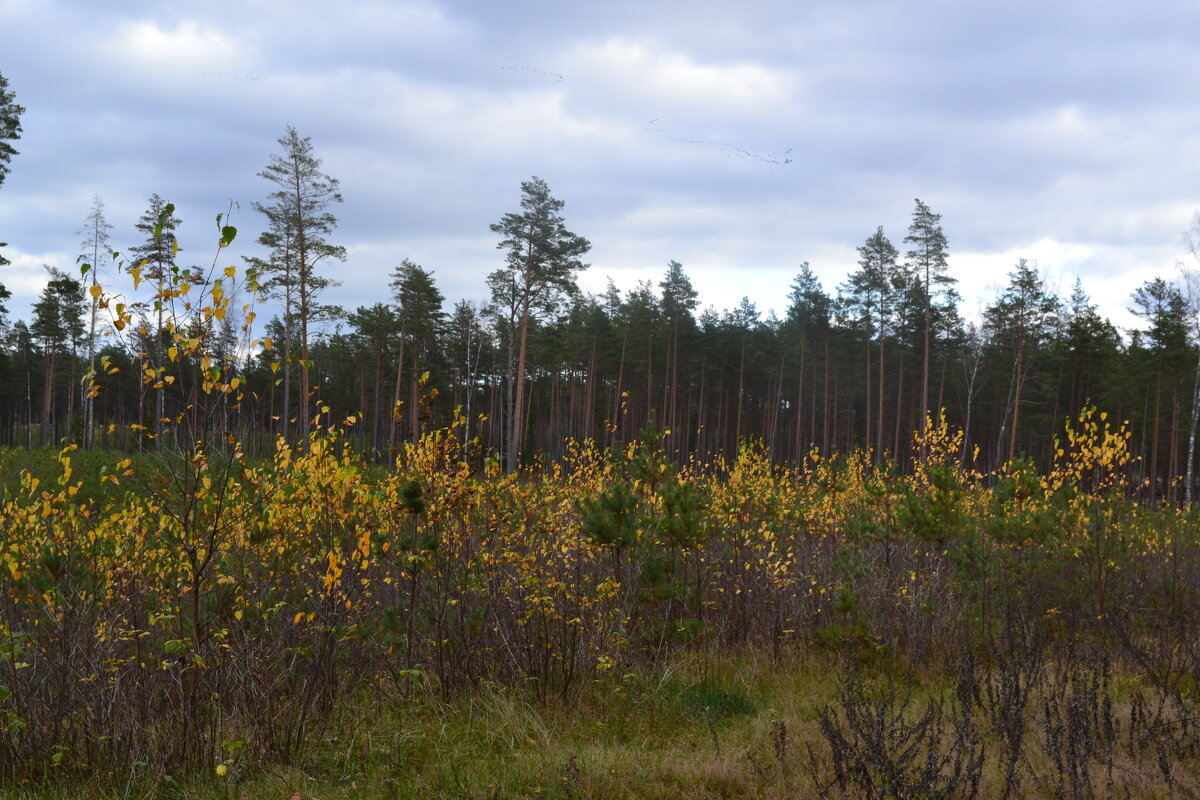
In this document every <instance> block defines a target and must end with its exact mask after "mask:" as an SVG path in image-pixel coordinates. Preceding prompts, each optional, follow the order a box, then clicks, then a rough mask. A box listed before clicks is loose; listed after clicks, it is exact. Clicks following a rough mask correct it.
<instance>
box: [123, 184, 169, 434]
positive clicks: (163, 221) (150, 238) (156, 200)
mask: <svg viewBox="0 0 1200 800" xmlns="http://www.w3.org/2000/svg"><path fill="white" fill-rule="evenodd" d="M180 223H181V220H180V219H179V217H177V216H175V206H174V205H172V204H170V203H168V202H166V201H165V200H163V199H162V198H161V197H159V196H158V195H157V194H152V195H150V200H149V205H148V206H147V208H146V211H145V213H143V214H142V216H141V217H139V218H138V221H137V224H136V225H135V226H134V227H135V229H136V230H137V232H138V233H140V234H142V236H143V237H144V238H143V239H142V241H141V242H140V243H139V244H136V245H134V246H133V247H130V248H128V250H127V252H128V255H129V256H130V263H131V265H132V266H131V269H136V270H141V272H142V274H144V275H145V277H146V278H147V279H149V280H151V281H153V284H152V287H153V289H154V292H155V295H156V297H155V299H154V301H153V304H152V310H153V311H154V316H155V321H154V340H153V346H154V362H155V365H156V366H158V367H162V366H164V355H163V334H164V331H163V315H164V314H165V313H166V308H165V306H164V304H163V301H162V294H163V291H164V290H165V289H166V288H167V283H168V281H169V280H170V276H171V275H172V274H173V273H174V272H175V271H176V270H178V266H177V265H176V264H175V256H176V255H177V254H178V252H179V242H178V240H177V239H176V238H175V229H176V228H178V227H179V225H180ZM143 375H144V376H145V371H144V369H143ZM143 380H144V381H145V380H149V378H148V377H144V379H143ZM165 417H166V386H165V385H164V384H163V382H162V381H157V382H155V384H154V446H155V449H156V450H160V451H161V450H162V447H163V431H164V428H163V425H164V424H165V423H164V421H163V420H164V418H165ZM140 421H141V420H140V419H139V422H140Z"/></svg>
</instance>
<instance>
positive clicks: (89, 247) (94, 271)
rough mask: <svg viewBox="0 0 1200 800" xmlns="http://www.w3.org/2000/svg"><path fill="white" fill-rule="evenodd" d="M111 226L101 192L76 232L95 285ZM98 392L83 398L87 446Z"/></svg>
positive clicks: (92, 356)
mask: <svg viewBox="0 0 1200 800" xmlns="http://www.w3.org/2000/svg"><path fill="white" fill-rule="evenodd" d="M111 230H112V225H110V224H109V222H108V219H107V218H105V216H104V201H103V200H101V199H100V195H94V196H93V197H92V209H91V211H89V212H88V215H87V217H86V218H85V219H84V221H83V227H82V228H80V229H79V230H78V231H76V233H78V234H82V235H83V237H84V238H83V240H82V241H81V242H80V243H79V247H80V250H81V252H82V255H80V257H79V258H80V259H81V260H83V259H86V260H87V271H86V273H85V277H86V278H87V279H88V281H89V284H90V285H91V286H92V287H96V286H98V285H99V281H100V267H101V265H102V264H103V263H104V262H106V261H108V260H109V259H110V257H111V253H110V248H109V231H111ZM90 295H91V313H90V314H89V319H88V336H87V363H88V375H89V376H93V375H94V374H95V371H96V316H97V314H98V312H99V302H100V292H99V289H95V288H93V289H92V291H91V292H90ZM95 400H96V398H95V394H94V393H93V392H91V391H88V393H87V395H86V396H85V397H84V398H83V446H84V448H86V449H91V446H92V427H93V423H94V420H93V418H92V416H93V409H94V408H95Z"/></svg>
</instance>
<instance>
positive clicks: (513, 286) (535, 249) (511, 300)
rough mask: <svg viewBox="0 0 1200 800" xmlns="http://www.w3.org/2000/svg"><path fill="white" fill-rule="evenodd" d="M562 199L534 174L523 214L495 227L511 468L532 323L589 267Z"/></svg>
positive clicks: (495, 305) (584, 244) (496, 298)
mask: <svg viewBox="0 0 1200 800" xmlns="http://www.w3.org/2000/svg"><path fill="white" fill-rule="evenodd" d="M563 205H564V204H563V201H561V200H557V199H555V198H554V197H552V196H551V195H550V187H549V186H547V185H546V182H545V181H543V180H542V179H541V178H537V177H534V178H532V179H531V180H529V181H526V182H524V183H522V184H521V212H520V213H509V214H505V215H504V217H503V218H501V220H500V221H499V222H497V223H495V224H493V225H492V226H491V229H492V232H493V233H497V234H500V235H501V236H503V237H504V238H503V239H501V241H500V243H499V244H497V245H496V248H497V249H499V250H503V251H504V252H505V262H506V263H505V266H504V267H503V268H502V269H499V270H496V271H495V272H493V273H491V275H489V276H488V286H489V287H490V288H491V290H492V305H491V308H492V313H493V315H494V317H496V318H497V319H498V321H499V322H500V323H501V325H502V328H503V333H504V334H505V342H504V344H505V347H506V348H507V351H508V370H507V372H508V375H507V386H508V404H507V405H508V442H507V448H506V463H507V468H508V471H509V472H515V471H516V469H517V460H518V457H519V454H520V449H521V443H522V440H523V437H522V434H523V427H522V417H523V415H524V409H525V404H524V400H525V374H526V371H525V370H526V359H527V357H528V350H529V336H530V324H531V323H534V322H536V321H537V320H538V319H540V318H542V317H543V316H544V315H546V314H548V313H550V312H551V311H552V310H554V309H555V308H556V307H557V306H558V303H559V301H560V299H561V298H562V297H563V296H564V295H567V294H570V293H572V292H574V291H575V274H576V273H577V272H579V271H580V270H583V269H585V268H586V267H587V265H586V264H584V263H583V262H582V261H581V260H580V257H581V256H582V255H583V254H585V253H586V252H587V251H588V250H590V249H591V246H592V245H591V243H590V242H589V241H588V240H587V239H585V238H583V237H582V236H579V235H577V234H574V233H572V232H571V231H569V230H567V228H566V225H565V224H564V222H563V218H562V216H561V213H560V212H561V211H562V208H563Z"/></svg>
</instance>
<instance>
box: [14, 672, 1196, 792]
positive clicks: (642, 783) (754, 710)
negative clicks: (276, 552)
mask: <svg viewBox="0 0 1200 800" xmlns="http://www.w3.org/2000/svg"><path fill="white" fill-rule="evenodd" d="M845 663H846V662H843V661H842V660H841V659H840V658H838V657H836V656H835V655H834V654H832V653H830V652H828V651H808V652H807V653H803V654H792V655H790V656H788V657H787V659H786V661H784V662H783V663H776V662H774V661H772V660H771V659H770V658H767V657H765V656H757V655H746V656H742V657H738V658H726V659H723V660H720V661H714V660H711V659H708V658H704V657H700V656H694V655H687V656H684V657H682V658H680V659H678V660H677V661H675V662H674V663H673V664H671V665H670V666H669V667H666V668H663V669H658V670H654V671H647V670H633V671H631V672H628V673H626V674H624V675H615V674H614V675H613V676H612V678H611V680H606V681H603V682H601V681H597V682H595V683H593V685H592V686H590V687H589V688H588V689H587V690H586V691H584V693H583V694H582V695H581V696H578V697H575V698H572V699H571V700H570V701H563V700H555V701H551V702H547V703H537V702H534V701H532V700H530V699H527V698H524V697H521V696H520V694H519V693H515V692H513V691H511V690H505V689H502V688H500V687H496V686H481V687H479V688H478V689H477V690H475V691H472V692H469V693H467V694H465V695H463V696H460V697H457V698H454V699H451V700H448V701H444V700H440V699H438V698H437V697H434V696H431V695H430V694H429V693H427V692H424V691H423V690H421V689H419V688H418V689H415V690H414V691H413V693H412V694H411V696H408V697H404V696H399V695H397V696H395V697H394V700H393V702H391V703H390V704H379V703H378V702H375V701H371V702H348V703H345V704H344V705H343V712H342V713H339V715H338V716H337V717H336V718H335V719H334V720H333V721H332V722H331V724H330V726H329V727H328V728H327V729H325V730H324V731H323V732H321V734H320V741H319V743H317V744H316V745H315V746H314V747H312V748H311V749H310V751H309V753H308V755H307V756H305V757H304V758H303V759H302V760H301V761H299V762H298V763H294V764H290V765H280V764H279V763H278V762H271V761H266V760H260V759H258V758H257V757H256V755H255V754H254V753H252V752H250V751H249V750H248V749H244V748H242V746H241V745H240V743H237V742H233V743H228V744H227V746H226V751H227V753H228V759H227V760H226V761H225V762H224V764H223V765H214V766H213V769H212V771H211V772H210V773H208V774H203V775H191V776H189V777H186V778H182V779H180V778H176V777H173V776H169V775H163V774H160V773H158V772H156V770H155V768H154V765H152V764H143V763H136V764H130V765H129V768H128V771H127V772H126V773H125V774H108V775H91V776H74V777H70V776H55V775H50V776H48V777H47V780H46V781H45V782H41V783H39V784H35V783H32V782H30V783H27V784H24V785H21V786H12V785H9V786H7V787H3V788H0V797H2V798H33V797H37V798H46V800H67V799H68V798H104V799H105V800H116V799H117V798H120V799H121V800H126V799H127V798H130V799H131V798H159V797H161V798H179V800H185V799H186V800H228V798H280V800H296V798H299V800H339V799H340V798H345V799H346V800H349V799H350V798H364V799H365V800H371V799H372V798H381V799H386V800H395V798H456V799H459V800H462V799H470V800H475V799H478V800H492V798H514V799H515V798H573V799H577V800H582V798H595V799H596V800H601V798H603V799H605V800H609V799H611V800H623V799H629V800H632V799H633V798H638V799H639V800H641V799H643V798H645V799H648V800H657V799H661V800H667V799H668V798H697V799H699V800H704V799H705V798H761V799H762V800H775V798H794V797H818V796H832V797H850V798H857V797H880V798H884V797H893V796H913V797H925V798H928V797H945V798H957V797H965V796H969V795H968V794H966V792H967V790H968V788H969V786H968V784H966V783H963V784H960V785H959V786H958V787H957V788H955V789H952V790H951V791H949V792H948V793H945V792H937V793H928V794H927V793H921V792H917V793H915V794H911V795H909V794H906V793H903V792H900V793H893V792H892V791H890V790H888V788H887V787H886V786H885V785H884V783H883V782H880V783H879V789H878V793H868V792H865V791H864V790H863V789H862V788H861V787H847V791H845V792H842V791H839V790H838V789H837V788H835V787H831V785H830V784H831V779H832V776H833V772H832V758H831V748H830V743H829V740H828V738H827V737H826V736H825V735H824V734H823V731H822V726H821V715H822V711H826V712H829V711H834V712H835V713H841V714H842V715H843V716H842V719H845V717H844V714H845V710H846V707H845V705H844V704H842V703H841V698H842V694H841V691H842V688H843V685H844V684H843V681H844V679H845V674H846V673H845V671H844V666H843V665H844V664H845ZM868 671H869V672H870V674H871V675H872V676H873V677H872V680H873V681H875V680H878V679H880V678H881V677H882V678H883V679H884V681H885V682H886V679H888V678H891V679H894V680H895V681H896V683H897V684H898V685H901V686H905V687H915V692H913V694H912V695H911V699H912V701H913V702H912V704H911V705H910V706H909V707H908V712H906V714H905V719H906V720H907V722H908V723H909V724H911V723H914V722H916V721H917V719H918V718H919V717H920V716H921V713H920V712H921V709H922V708H924V707H925V706H924V704H925V703H927V702H928V701H930V700H931V699H934V698H941V699H942V700H943V701H945V699H946V698H947V697H948V696H949V695H950V694H952V693H953V687H952V686H951V685H950V682H948V680H947V678H949V676H946V675H932V674H927V675H919V674H916V673H913V672H911V671H910V670H908V669H907V668H905V667H903V666H901V665H898V664H896V663H893V662H888V661H875V662H873V663H871V664H870V665H869V670H868ZM873 685H875V686H879V685H882V684H880V683H873ZM372 694H373V695H374V696H376V697H377V696H378V695H377V694H375V693H372ZM901 694H902V695H905V696H908V690H907V689H904V690H902V691H901ZM1118 694H1120V692H1118ZM1118 704H1119V705H1120V702H1119V701H1118ZM1127 712H1128V709H1123V708H1118V709H1117V710H1116V716H1117V717H1118V718H1120V717H1122V716H1123V715H1124V714H1126V713H1127ZM1040 713H1041V712H1040V711H1039V710H1038V709H1037V708H1033V709H1032V713H1031V715H1030V722H1031V723H1032V725H1031V729H1030V731H1029V733H1028V739H1030V740H1031V744H1032V741H1033V740H1039V741H1040V739H1039V737H1040V736H1041V734H1040V733H1037V732H1036V731H1035V730H1034V729H1037V728H1039V727H1040V723H1039V722H1038V717H1039V714H1040ZM868 727H869V725H868ZM900 730H901V726H898V727H893V728H892V729H891V733H890V734H889V736H894V735H895V734H896V733H897V732H898V731H900ZM906 730H908V729H906ZM1047 730H1049V728H1047ZM1116 732H1117V735H1118V737H1120V736H1121V727H1120V723H1119V722H1118V725H1117V731H1116ZM982 736H983V746H982V750H983V752H984V753H985V754H986V758H985V760H984V763H983V768H982V770H981V771H980V778H981V779H980V781H979V784H978V794H977V795H976V796H978V797H982V798H991V797H1001V796H1003V795H1004V794H1005V793H1004V790H1003V785H1004V766H1003V760H1004V758H1003V749H1004V748H1003V742H1002V736H1001V734H1000V732H999V731H998V730H996V729H994V728H991V729H988V728H987V726H984V728H983V729H982ZM891 744H903V742H891V743H890V744H889V746H890V745H891ZM941 744H942V749H941V750H940V751H939V755H940V756H947V755H950V754H951V753H952V751H953V750H954V746H953V742H952V740H951V739H948V738H945V737H943V739H942V740H941ZM1026 749H1027V753H1026V756H1024V757H1023V758H1024V763H1023V764H1022V765H1021V766H1020V773H1021V776H1020V781H1019V791H1018V793H1017V794H1014V795H1013V796H1020V797H1126V798H1174V797H1192V796H1195V787H1196V786H1198V785H1200V784H1198V783H1197V779H1198V778H1200V773H1198V772H1197V769H1196V766H1195V764H1194V763H1193V764H1191V765H1190V766H1189V765H1186V764H1185V765H1183V769H1180V765H1176V766H1175V768H1174V773H1173V775H1172V777H1171V778H1169V779H1166V780H1164V779H1163V776H1162V775H1157V774H1156V773H1155V767H1154V766H1153V765H1152V764H1151V763H1149V762H1150V761H1152V760H1153V756H1152V755H1148V756H1147V759H1146V761H1145V763H1139V762H1138V760H1137V759H1134V760H1130V759H1129V758H1128V757H1127V756H1126V757H1124V758H1119V759H1118V760H1117V762H1116V765H1115V771H1112V772H1108V773H1106V770H1105V769H1104V767H1103V765H1102V764H1101V763H1099V762H1098V761H1095V760H1093V762H1092V763H1091V764H1090V765H1088V766H1085V769H1086V771H1088V773H1089V777H1088V779H1087V781H1086V782H1081V780H1080V778H1078V777H1077V778H1074V779H1072V778H1071V777H1070V776H1069V775H1067V774H1066V773H1065V772H1064V771H1063V770H1064V766H1063V764H1062V763H1061V761H1060V763H1058V765H1057V766H1056V764H1055V759H1054V758H1053V757H1052V756H1051V755H1049V754H1048V753H1047V752H1046V751H1045V749H1044V748H1042V747H1040V746H1039V745H1034V746H1030V747H1027V748H1026ZM927 757H928V753H927V752H926V750H924V749H922V748H918V749H917V750H916V751H915V752H914V753H913V755H912V761H913V763H914V764H916V763H918V762H920V761H922V760H923V759H925V758H927ZM944 771H945V770H944ZM877 777H878V776H877ZM822 787H824V788H825V789H826V790H830V793H829V794H824V795H822V794H821V788H822Z"/></svg>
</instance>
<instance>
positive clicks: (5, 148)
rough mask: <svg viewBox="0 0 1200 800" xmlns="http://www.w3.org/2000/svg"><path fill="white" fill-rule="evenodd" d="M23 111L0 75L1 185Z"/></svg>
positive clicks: (0, 290) (2, 260)
mask: <svg viewBox="0 0 1200 800" xmlns="http://www.w3.org/2000/svg"><path fill="white" fill-rule="evenodd" d="M24 113H25V109H24V108H23V107H21V106H19V105H17V100H16V95H15V94H13V92H11V91H10V90H9V88H8V79H6V78H5V77H4V76H3V75H0V185H3V184H4V179H5V178H7V177H8V172H9V166H8V163H9V162H10V161H12V157H13V156H15V155H17V151H16V149H15V148H14V147H13V146H12V145H11V144H9V142H12V141H16V140H17V139H20V138H21V115H22V114H24ZM7 246H8V245H7V244H6V243H5V242H0V247H7ZM8 263H9V261H8V259H6V258H5V257H4V256H3V255H2V254H0V267H4V266H7V265H8ZM0 294H7V290H6V289H5V288H4V285H3V284H0ZM0 299H2V298H0Z"/></svg>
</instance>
